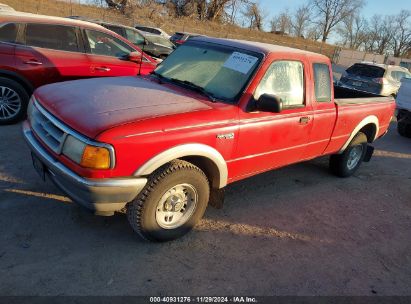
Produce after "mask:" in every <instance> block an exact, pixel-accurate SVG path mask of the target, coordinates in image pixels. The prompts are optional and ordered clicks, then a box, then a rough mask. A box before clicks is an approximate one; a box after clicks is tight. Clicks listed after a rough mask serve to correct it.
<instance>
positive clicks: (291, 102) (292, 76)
mask: <svg viewBox="0 0 411 304" xmlns="http://www.w3.org/2000/svg"><path fill="white" fill-rule="evenodd" d="M263 94H271V95H276V96H277V97H279V98H281V100H282V102H283V105H284V106H285V107H287V106H295V105H303V104H304V67H303V64H302V63H301V62H298V61H276V62H274V63H273V64H272V65H271V66H270V67H269V68H268V70H267V72H266V73H265V75H264V77H263V78H262V80H261V82H260V84H259V85H258V87H257V90H256V92H255V94H254V98H255V99H256V100H258V98H260V96H261V95H263Z"/></svg>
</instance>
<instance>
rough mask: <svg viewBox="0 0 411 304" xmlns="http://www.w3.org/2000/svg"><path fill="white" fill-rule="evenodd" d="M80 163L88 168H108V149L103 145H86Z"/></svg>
mask: <svg viewBox="0 0 411 304" xmlns="http://www.w3.org/2000/svg"><path fill="white" fill-rule="evenodd" d="M80 165H81V166H82V167H85V168H90V169H109V168H110V151H109V150H108V149H106V148H103V147H94V146H86V147H85V148H84V151H83V156H82V158H81V162H80Z"/></svg>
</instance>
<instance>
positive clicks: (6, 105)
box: [0, 77, 29, 125]
mask: <svg viewBox="0 0 411 304" xmlns="http://www.w3.org/2000/svg"><path fill="white" fill-rule="evenodd" d="M28 102H29V95H28V94H27V92H26V90H25V89H24V88H23V87H22V86H21V85H20V84H19V83H18V82H16V81H14V80H12V79H8V78H4V77H0V125H6V124H12V123H15V122H18V121H19V120H21V119H22V118H23V117H24V115H25V114H26V110H27V104H28Z"/></svg>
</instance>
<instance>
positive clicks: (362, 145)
mask: <svg viewBox="0 0 411 304" xmlns="http://www.w3.org/2000/svg"><path fill="white" fill-rule="evenodd" d="M366 152H367V136H365V134H364V133H358V134H357V135H356V136H355V137H354V138H353V140H352V141H351V143H350V144H349V145H348V147H347V149H345V151H344V152H343V153H342V154H335V155H331V157H330V170H331V172H332V173H333V174H335V175H337V176H339V177H349V176H351V175H353V174H354V173H355V171H357V169H358V168H359V167H360V165H361V163H362V161H363V159H364V156H365V154H366Z"/></svg>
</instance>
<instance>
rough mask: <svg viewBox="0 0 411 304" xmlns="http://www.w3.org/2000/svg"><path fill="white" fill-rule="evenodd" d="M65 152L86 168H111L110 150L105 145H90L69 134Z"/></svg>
mask: <svg viewBox="0 0 411 304" xmlns="http://www.w3.org/2000/svg"><path fill="white" fill-rule="evenodd" d="M62 152H63V154H64V155H65V156H67V157H68V158H70V159H71V160H72V161H74V162H75V163H77V164H79V165H80V166H82V167H84V168H90V169H109V168H110V166H111V158H110V151H109V150H108V149H107V148H105V147H97V146H93V145H88V144H86V143H84V142H83V141H81V140H79V139H77V138H75V137H74V136H71V135H69V136H67V138H66V141H65V142H64V146H63V151H62Z"/></svg>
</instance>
